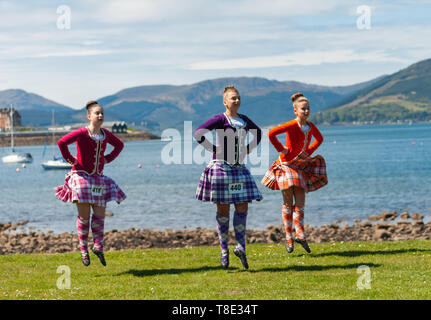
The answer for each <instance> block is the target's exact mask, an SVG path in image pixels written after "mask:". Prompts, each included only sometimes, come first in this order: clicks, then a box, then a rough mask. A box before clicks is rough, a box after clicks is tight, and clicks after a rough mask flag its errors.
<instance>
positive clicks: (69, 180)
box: [55, 172, 126, 207]
mask: <svg viewBox="0 0 431 320" xmlns="http://www.w3.org/2000/svg"><path fill="white" fill-rule="evenodd" d="M55 192H56V196H57V198H58V199H59V200H61V201H64V202H74V203H77V202H79V203H91V204H95V205H97V206H99V207H106V203H107V202H109V201H116V202H117V203H120V202H121V201H123V200H124V199H126V195H125V194H124V192H123V190H121V189H120V187H119V186H118V185H117V184H116V183H115V182H114V180H112V179H111V178H109V177H107V176H104V175H91V176H90V175H87V174H86V173H82V172H69V173H68V174H66V178H65V180H64V185H62V186H59V187H57V188H55Z"/></svg>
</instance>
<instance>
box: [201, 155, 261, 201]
mask: <svg viewBox="0 0 431 320" xmlns="http://www.w3.org/2000/svg"><path fill="white" fill-rule="evenodd" d="M196 199H198V200H201V201H209V202H213V203H220V204H228V203H245V202H252V201H253V200H256V201H260V200H262V199H263V197H262V194H261V193H260V191H259V189H258V188H257V186H256V183H255V181H254V179H253V177H252V175H251V174H250V171H249V170H248V169H247V167H246V166H244V165H240V164H238V165H233V166H232V165H229V164H227V163H225V162H224V161H216V160H212V161H210V163H209V164H208V165H207V166H206V168H205V169H204V171H203V172H202V175H201V178H200V181H199V185H198V188H197V190H196Z"/></svg>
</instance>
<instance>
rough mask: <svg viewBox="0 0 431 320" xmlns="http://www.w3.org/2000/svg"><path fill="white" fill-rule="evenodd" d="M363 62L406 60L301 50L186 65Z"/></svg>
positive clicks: (217, 66)
mask: <svg viewBox="0 0 431 320" xmlns="http://www.w3.org/2000/svg"><path fill="white" fill-rule="evenodd" d="M353 61H365V62H401V63H405V62H406V60H403V59H400V58H397V57H392V56H390V55H389V54H387V53H385V52H383V51H372V52H364V53H358V52H354V51H353V50H334V51H302V52H295V53H292V54H288V55H278V56H266V57H248V58H239V59H230V60H215V61H204V62H197V63H193V64H191V65H189V66H187V69H189V70H229V69H257V68H272V67H289V66H311V65H320V64H323V63H346V62H353Z"/></svg>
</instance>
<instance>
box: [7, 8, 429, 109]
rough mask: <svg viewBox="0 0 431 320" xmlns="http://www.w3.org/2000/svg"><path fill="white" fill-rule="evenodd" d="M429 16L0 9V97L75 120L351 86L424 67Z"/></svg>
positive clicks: (353, 11)
mask: <svg viewBox="0 0 431 320" xmlns="http://www.w3.org/2000/svg"><path fill="white" fill-rule="evenodd" d="M62 5H66V6H67V7H68V8H69V9H70V29H68V28H62V27H61V26H65V25H64V22H65V21H66V20H65V19H63V18H65V16H64V13H65V12H64V11H59V13H57V9H58V8H59V7H60V6H62ZM360 6H367V7H368V8H369V9H370V13H371V14H370V16H369V21H370V24H369V29H363V28H360V27H358V25H357V22H358V20H359V21H360V23H362V24H363V23H364V21H365V20H364V19H363V17H362V14H363V11H362V12H359V13H358V11H357V9H358V7H360ZM430 16H431V3H430V2H429V1H349V0H347V1H346V0H344V1H342V0H327V1H317V0H301V1H299V0H291V1H289V0H266V1H261V0H247V1H246V0H237V1H235V0H231V1H225V0H217V1H208V0H206V1H203V0H181V1H174V0H157V1H153V0H106V1H95V0H74V1H65V0H64V1H51V0H45V1H44V0H41V1H29V0H24V1H2V0H0V90H5V89H11V88H19V89H23V90H26V91H29V92H33V93H37V94H40V95H42V96H44V97H46V98H48V99H51V100H54V101H56V102H58V103H62V104H65V105H67V106H70V107H72V108H82V107H83V105H84V104H85V102H86V101H88V100H90V99H98V98H101V97H103V96H106V95H110V94H114V93H115V92H117V91H120V90H122V89H124V88H128V87H133V86H139V85H150V84H191V83H195V82H198V81H201V80H207V79H214V78H220V77H231V76H259V77H265V78H269V79H275V80H280V81H284V80H296V81H301V82H306V83H314V84H321V85H348V84H354V83H358V82H362V81H367V80H370V79H373V78H375V77H378V76H380V75H383V74H390V73H393V72H396V71H398V70H400V69H402V68H405V67H407V66H408V65H410V64H412V63H415V62H417V61H420V60H424V59H428V58H431V41H430V40H429V39H430V38H431V19H429V17H430ZM58 24H59V25H60V28H59V27H58Z"/></svg>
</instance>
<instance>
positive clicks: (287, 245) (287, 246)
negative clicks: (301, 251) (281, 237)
mask: <svg viewBox="0 0 431 320" xmlns="http://www.w3.org/2000/svg"><path fill="white" fill-rule="evenodd" d="M286 251H287V253H292V252H293V243H292V244H288V243H286Z"/></svg>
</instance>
